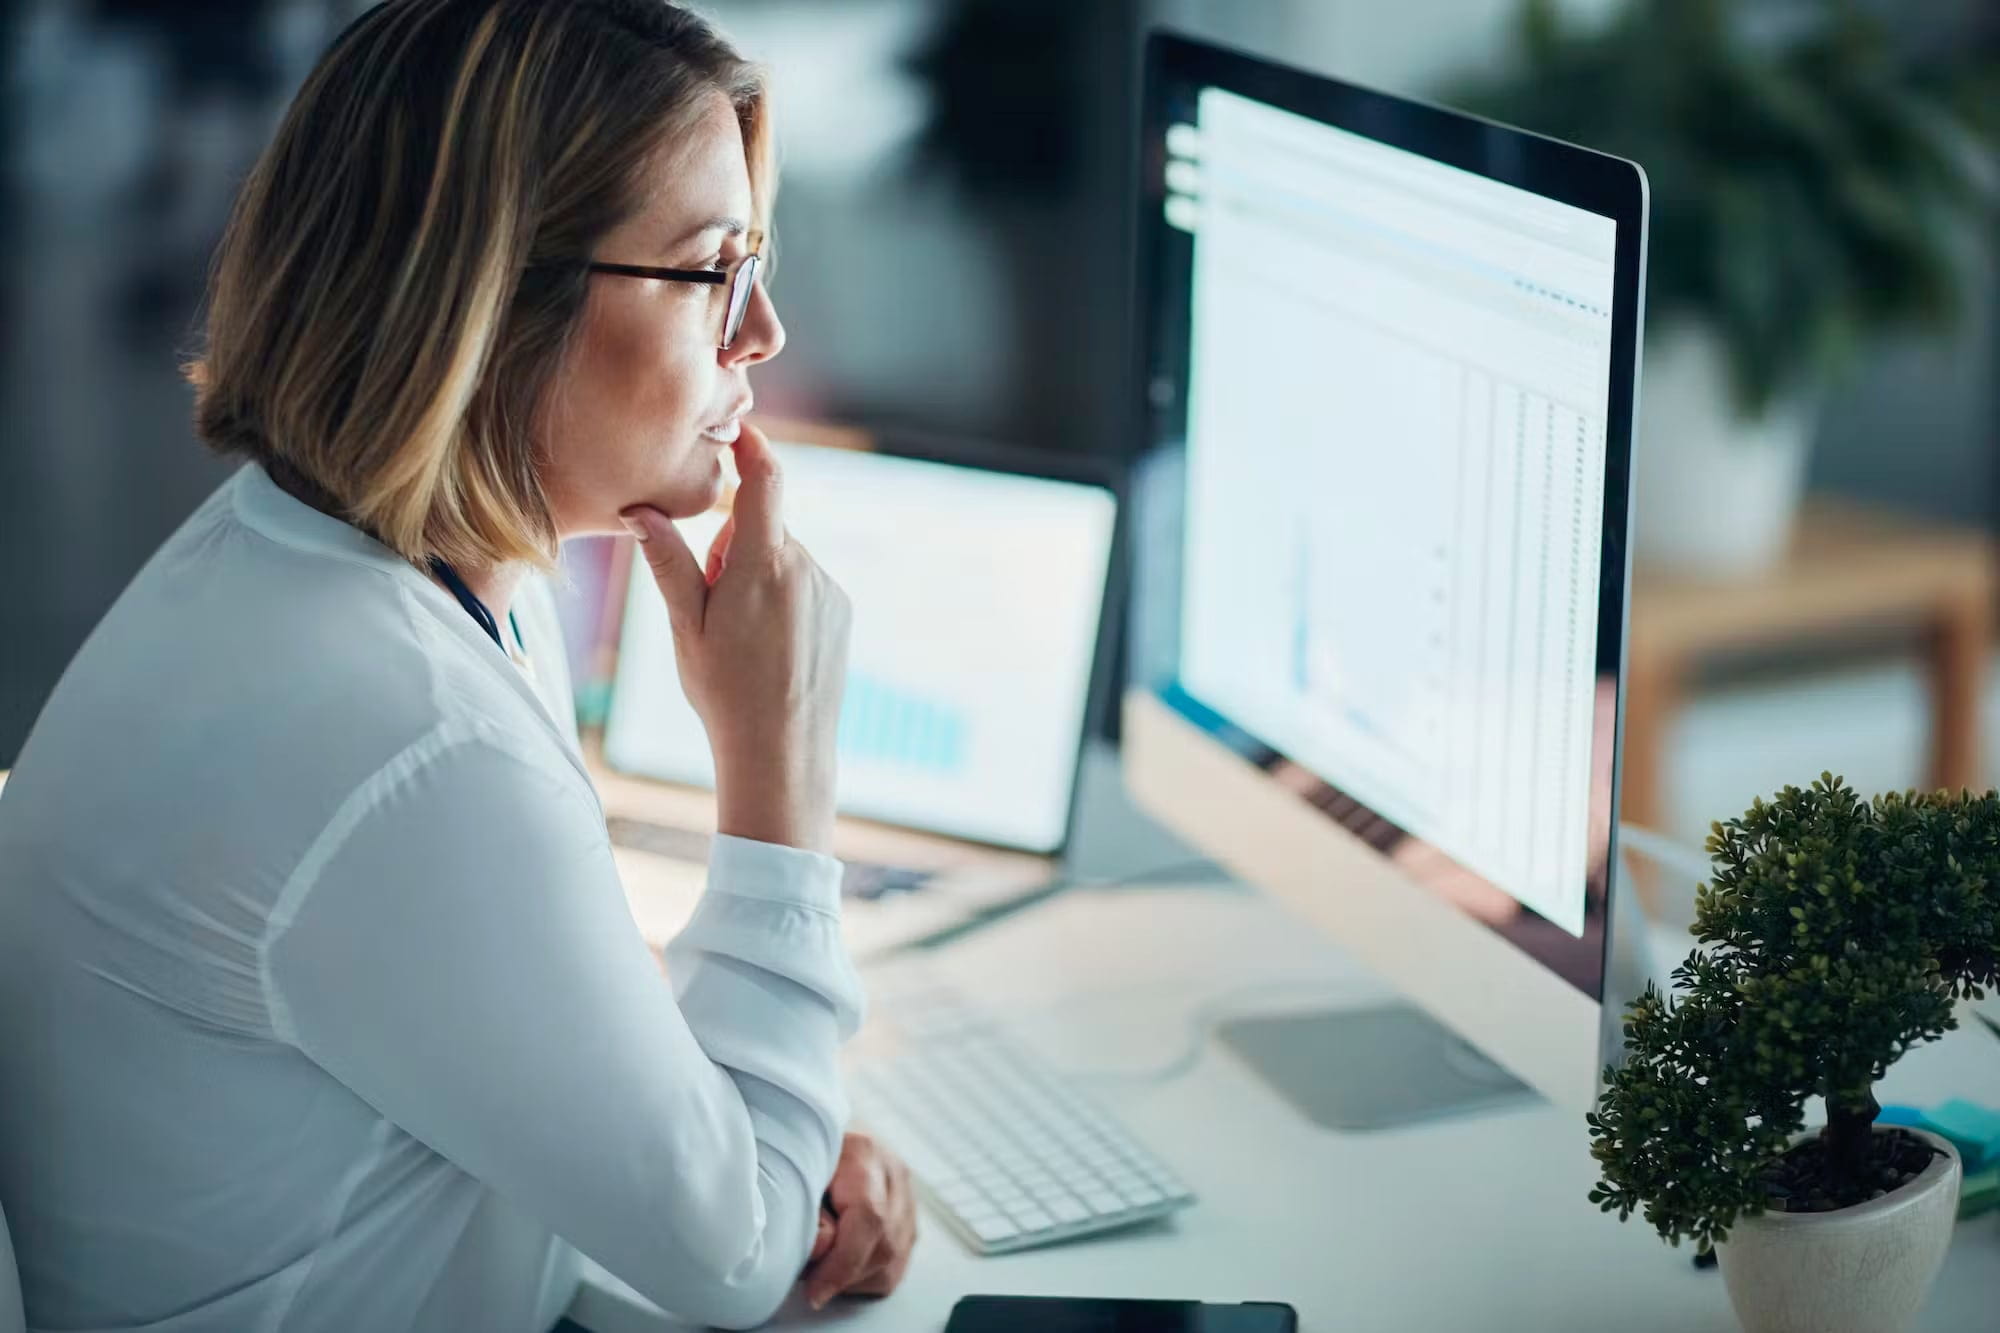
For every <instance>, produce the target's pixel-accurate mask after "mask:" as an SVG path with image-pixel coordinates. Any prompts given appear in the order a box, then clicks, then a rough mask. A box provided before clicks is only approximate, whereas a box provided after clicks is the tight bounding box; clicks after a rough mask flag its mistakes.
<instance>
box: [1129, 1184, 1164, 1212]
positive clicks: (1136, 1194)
mask: <svg viewBox="0 0 2000 1333" xmlns="http://www.w3.org/2000/svg"><path fill="white" fill-rule="evenodd" d="M1119 1193H1120V1194H1123V1195H1124V1196H1125V1202H1127V1203H1129V1204H1131V1205H1132V1206H1133V1207H1134V1208H1150V1207H1152V1206H1153V1205H1154V1204H1156V1203H1165V1202H1166V1201H1167V1196H1166V1195H1164V1194H1162V1193H1160V1192H1159V1191H1158V1190H1156V1189H1154V1188H1153V1187H1152V1186H1151V1185H1140V1186H1138V1187H1136V1188H1134V1189H1129V1190H1120V1191H1119Z"/></svg>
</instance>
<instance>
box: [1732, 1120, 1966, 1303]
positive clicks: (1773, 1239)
mask: <svg viewBox="0 0 2000 1333" xmlns="http://www.w3.org/2000/svg"><path fill="white" fill-rule="evenodd" d="M1875 1132H1876V1133H1877V1134H1884V1133H1887V1132H1889V1130H1888V1127H1886V1126H1877V1127H1876V1130H1875ZM1908 1132H1909V1133H1913V1134H1916V1135H1917V1136H1918V1137H1919V1138H1922V1139H1923V1140H1925V1141H1926V1142H1928V1143H1930V1144H1931V1145H1932V1146H1933V1147H1935V1148H1936V1149H1938V1151H1939V1153H1940V1154H1941V1155H1940V1156H1938V1157H1934V1158H1932V1159H1931V1164H1930V1166H1929V1167H1927V1168H1926V1169H1925V1170H1924V1171H1923V1172H1922V1173H1921V1174H1919V1175H1918V1176H1917V1178H1916V1179H1915V1180H1913V1181H1911V1182H1910V1183H1909V1184H1907V1185H1905V1186H1903V1187H1902V1188H1901V1189H1899V1190H1897V1191H1895V1192H1894V1193H1892V1194H1885V1195H1883V1196H1882V1197H1881V1198H1879V1199H1873V1200H1870V1201H1869V1202H1867V1203H1862V1204H1856V1205H1855V1206H1854V1207H1852V1208H1843V1209H1841V1210H1840V1211H1839V1212H1833V1213H1765V1214H1764V1215H1763V1216H1761V1217H1752V1218H1744V1219H1742V1220H1740V1221H1739V1222H1737V1224H1736V1225H1735V1226H1733V1227H1731V1228H1730V1229H1729V1239H1728V1240H1726V1241H1724V1242H1723V1243H1722V1244H1720V1245H1718V1246H1716V1257H1717V1258H1718V1259H1720V1260H1721V1263H1722V1276H1723V1279H1724V1280H1725V1281H1726V1282H1727V1283H1728V1286H1729V1303H1730V1304H1731V1305H1733V1306H1734V1307H1735V1308H1736V1318H1737V1321H1738V1322H1739V1323H1741V1324H1742V1325H1743V1329H1744V1333H1902V1331H1903V1330H1905V1329H1908V1328H1909V1327H1910V1326H1911V1325H1912V1324H1914V1323H1915V1322H1916V1318H1917V1315H1918V1313H1919V1312H1920V1311H1921V1310H1922V1309H1923V1307H1924V1300H1925V1299H1926V1298H1927V1297H1928V1296H1929V1295H1930V1290H1931V1283H1932V1282H1933V1281H1935V1280H1936V1278H1937V1274H1938V1268H1939V1267H1940V1266H1941V1265H1942V1264H1943V1263H1944V1253H1945V1250H1946V1248H1947V1247H1948V1246H1949V1245H1950V1244H1951V1229H1952V1224H1953V1223H1954V1222H1955V1221H1956V1220H1957V1217H1958V1187H1959V1178H1960V1175H1961V1174H1962V1173H1961V1171H1960V1167H1959V1160H1958V1153H1957V1152H1956V1151H1955V1150H1953V1148H1952V1146H1951V1144H1949V1143H1948V1142H1946V1141H1945V1140H1944V1139H1941V1138H1939V1137H1938V1136H1937V1135H1935V1134H1929V1133H1925V1132H1924V1131H1922V1130H1910V1131H1908Z"/></svg>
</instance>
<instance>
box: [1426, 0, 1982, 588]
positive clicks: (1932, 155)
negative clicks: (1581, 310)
mask: <svg viewBox="0 0 2000 1333" xmlns="http://www.w3.org/2000/svg"><path fill="white" fill-rule="evenodd" d="M1557 8H1558V6H1557V4H1556V3H1555V0H1527V4H1526V7H1525V11H1524V16H1523V19H1522V22H1521V26H1520V34H1521V40H1520V48H1521V60H1520V62H1519V64H1518V67H1517V68H1515V69H1513V70H1511V71H1509V72H1508V73H1506V74H1504V75H1501V76H1497V77H1496V76H1482V77H1478V78H1474V79H1471V80H1469V81H1466V82H1464V83H1461V84H1460V85H1459V86H1456V87H1454V88H1451V89H1449V90H1448V91H1447V92H1446V94H1445V95H1446V98H1447V100H1449V101H1452V102H1454V103H1456V104H1458V105H1461V106H1465V107H1467V108H1468V109H1470V110H1473V111H1476V112H1478V113H1480V114H1483V115H1487V116H1490V117H1492V118H1493V119H1496V120H1500V121H1504V122H1507V123H1510V124H1515V125H1519V126H1522V127H1524V128H1526V129H1531V130H1536V131H1539V132H1541V133H1545V134H1550V135H1554V136H1556V137H1558V138H1562V139H1569V140H1573V141H1575V142H1578V143H1582V144H1586V145H1589V146H1590V147H1593V148H1598V149H1602V150H1603V151H1605V152H1609V153H1615V154H1618V155H1619V156H1622V157H1629V158H1631V159H1633V160H1634V161H1636V162H1638V163H1640V164H1641V165H1642V166H1643V167H1645V169H1646V173H1647V176H1648V179H1649V182H1650V186H1651V193H1652V237H1651V246H1650V253H1649V256H1648V265H1647V267H1648V281H1647V298H1646V299H1647V304H1646V316H1647V328H1646V346H1645V360H1644V371H1643V374H1642V377H1641V392H1640V395H1639V411H1640V415H1639V419H1638V423H1637V434H1636V441H1637V444H1636V449H1635V455H1634V456H1635V459H1636V462H1637V477H1638V487H1637V492H1636V496H1635V509H1634V520H1633V521H1634V524H1635V529H1634V540H1635V542H1636V544H1637V545H1636V549H1637V551H1638V553H1639V554H1640V556H1641V557H1642V558H1644V559H1646V560H1648V561H1649V562H1651V563H1654V564H1656V565H1662V566H1671V567H1676V568H1680V569H1683V570H1688V571H1692V572H1698V573H1704V574H1710V575H1726V574H1742V573H1748V572H1753V571H1755V570H1756V569H1758V568H1760V567H1763V566H1765V565H1767V564H1768V563H1769V562H1771V561H1772V560H1774V559H1775V558H1777V557H1778V556H1779V555H1780V554H1781V553H1782V551H1783V549H1784V547H1785V545H1786V541H1787V539H1788V537H1789V535H1790V530H1791V524H1792V519H1793V517H1794V515H1795V513H1796V511H1797V507H1798V503H1799V500H1800V498H1801V494H1802V491H1803V489H1804V480H1805V465H1806V456H1807V448H1808V444H1809V441H1810V437H1811V435H1812V432H1813V429H1814V425H1815V422H1816V419H1817V413H1818V408H1819V405H1820V403H1821V401H1822V400H1823V398H1824V397H1825V394H1826V392H1827V390H1828V389H1829V388H1830V387H1831V386H1833V385H1834V384H1836V383H1837V382H1838V380H1839V378H1840V377H1841V375H1842V374H1843V372H1845V371H1846V370H1847V369H1848V368H1849V367H1850V366H1851V365H1852V364H1853V363H1854V361H1855V359H1856V357H1857V356H1858V355H1859V354H1861V353H1863V352H1865V351H1866V350H1867V349H1868V347H1869V346H1870V345H1871V343H1873V342H1874V341H1875V340H1877V339H1879V338H1881V337H1882V336H1883V335H1885V334H1887V333H1890V332H1892V331H1896V330H1901V329H1908V328H1930V329H1941V328H1945V327H1949V326H1950V325H1951V324H1952V323H1953V322H1954V321H1955V320H1956V319H1957V318H1958V317H1959V316H1960V315H1961V313H1962V310H1963V307H1964V305H1965V297H1966V293H1967V291H1968V290H1969V289H1971V288H1972V287H1973V279H1972V276H1971V275H1972V273H1974V272H1976V271H1977V265H1976V263H1975V262H1974V261H1975V260H1976V257H1977V255H1978V253H1979V252H1980V251H1981V250H1982V249H1986V248H1989V247H1991V246H1992V244H1993V232H1994V221H1995V217H1996V213H1995V190H1994V187H1993V175H1992V170H1991V168H1992V156H1991V151H1992V147H1993V143H1994V139H1995V136H1994V133H1993V131H1994V130H1995V129H1996V128H2000V127H1996V125H1995V120H1996V118H2000V117H1997V116H1996V108H2000V55H1996V53H1995V52H1994V51H1993V50H1992V46H1991V38H1992V34H1990V33H1988V34H1987V35H1986V37H1985V38H1984V39H1981V40H1975V39H1974V38H1973V36H1972V34H1970V33H1969V32H1962V31H1961V32H1953V31H1951V30H1950V29H1948V28H1945V29H1942V30H1941V29H1940V25H1939V24H1938V23H1935V22H1932V23H1929V24H1926V23H1925V22H1923V21H1921V20H1922V17H1923V16H1918V15H1913V14H1911V13H1909V12H1908V10H1907V9H1906V8H1904V7H1895V8H1894V9H1893V10H1892V9H1891V7H1890V6H1887V5H1876V6H1874V7H1873V8H1872V10H1871V9H1868V8H1864V7H1863V6H1862V5H1861V4H1859V3H1856V0H1809V2H1808V3H1806V4H1793V5H1776V6H1774V5H1755V6H1753V5H1750V4H1744V3H1736V2H1735V0H1632V2H1631V3H1630V4H1628V5H1626V6H1625V7H1623V8H1622V9H1621V10H1620V11H1619V12H1618V14H1617V15H1616V17H1614V18H1613V19H1612V20H1611V21H1610V22H1609V23H1607V24H1602V25H1597V26H1584V25H1579V24H1574V23H1570V22H1565V21H1563V20H1562V19H1560V18H1559V17H1558V14H1557ZM1940 12H1941V11H1939V10H1938V8H1937V7H1932V10H1931V13H1930V15H1929V16H1928V17H1930V18H1932V19H1935V18H1938V17H1939V15H1940ZM1964 12H1965V13H1967V14H1969V13H1970V12H1971V10H1970V9H1967V10H1966V11H1964ZM1892 17H1893V19H1894V22H1895V25H1896V26H1893V27H1892V26H1891V22H1890V20H1891V18H1892ZM1926 38H1928V39H1929V42H1928V48H1929V49H1926V47H1925V42H1924V39H1926Z"/></svg>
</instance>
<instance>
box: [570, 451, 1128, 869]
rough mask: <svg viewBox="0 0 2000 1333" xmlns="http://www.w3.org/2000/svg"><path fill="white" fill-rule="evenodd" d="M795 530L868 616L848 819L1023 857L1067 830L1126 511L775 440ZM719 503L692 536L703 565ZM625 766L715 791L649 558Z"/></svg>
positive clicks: (850, 736) (844, 796)
mask: <svg viewBox="0 0 2000 1333" xmlns="http://www.w3.org/2000/svg"><path fill="white" fill-rule="evenodd" d="M774 448H775V449H776V452H777V454H778V457H779V460H780V462H781V463H782V465H783V467H784V470H785V498H784V504H785V524H786V527H787V528H789V529H790V531H791V533H792V535H793V536H795V537H796V538H797V539H798V540H799V542H800V543H802V544H803V545H804V546H805V548H806V549H807V550H808V551H810V552H811V553H812V555H813V558H814V559H815V560H817V561H818V562H819V564H820V566H821V568H823V569H825V570H826V572H827V573H828V575H830V576H831V577H832V578H833V580H834V581H835V582H836V583H838V584H839V585H840V586H841V587H842V588H843V589H844V590H845V591H846V593H847V596H848V599H849V600H850V601H851V602H852V604H853V609H854V620H853V631H852V637H851V641H850V650H849V656H848V672H847V693H846V697H845V699H844V700H843V702H842V706H841V715H840V733H839V780H838V788H837V792H838V808H839V810H840V812H841V813H842V814H850V815H858V816H861V817H864V818H868V819H875V820H880V821H883V822H885V823H891V824H897V825H901V826H903V827H906V828H914V829H919V830H922V831H924V832H929V833H939V834H945V835H949V836H952V837H959V838H967V839H972V840H975V841H979V842H986V843H993V844H996V845H999V846H1003V847H1010V848H1016V849H1019V850H1023V851H1029V852H1036V853H1042V854H1049V853H1054V852H1056V851H1058V850H1059V849H1060V848H1061V847H1062V844H1063V841H1064V838H1065V836H1066V834H1067V832H1068V825H1069V811H1070V800H1071V795H1072V789H1073V787H1074V784H1075V781H1076V770H1077V758H1078V752H1079V749H1080V747H1081V745H1082V740H1083V728H1084V721H1085V709H1086V703H1087V696H1088V694H1089V689H1090V680H1091V668H1092V664H1093V660H1094V656H1095V652H1096V647H1097V641H1098V630H1099V627H1100V620H1101V617H1102V615H1103V608H1104V588H1105V579H1106V577H1107V575H1108V572H1109V564H1110V557H1111V544H1112V531H1113V526H1114V520H1115V516H1116V502H1115V501H1114V499H1113V497H1112V494H1111V492H1110V491H1109V490H1107V489H1104V488H1102V487H1099V486H1094V485H1089V484H1085V483H1081V482H1074V481H1066V480H1055V479H1051V478H1046V477H1031V476H1022V475H1019V474H1016V473H1011V472H996V471H991V470H988V469H984V468H978V467H969V466H965V465H962V464H956V463H936V462H928V461H919V460H916V459H909V458H897V457H892V456H889V455H886V454H876V453H863V452H858V451H854V450H847V449H834V448H822V447H817V446H809V445H788V444H782V443H780V444H776V445H774ZM725 516H726V515H725V509H724V508H722V507H718V508H717V509H715V510H711V511H710V512H709V513H707V514H703V515H701V516H700V517H698V518H691V519H687V520H684V521H682V522H681V523H680V525H679V526H680V529H681V532H682V534H683V535H684V536H685V537H686V538H687V541H688V546H689V549H691V550H692V551H693V552H694V553H695V557H696V558H697V559H700V558H702V557H703V556H705V554H706V553H707V550H708V546H709V543H710V541H711V540H712V539H713V538H714V536H715V533H716V532H717V530H719V529H720V528H721V526H722V522H723V519H724V518H725ZM604 751H605V758H606V759H607V760H608V761H609V763H610V764H611V766H612V767H614V768H616V769H619V770H621V771H623V772H627V773H632V774H636V775H639V776H642V777H653V778H660V779H664V780H666V781H670V782H680V783H686V784H689V785H693V786H700V787H712V786H713V785H714V782H715V767H714V761H713V759H712V758H711V756H710V753H709V748H708V741H707V737H706V735H705V733H704V732H703V730H702V727H701V723H700V721H699V719H697V718H696V716H695V713H694V710H693V709H692V708H691V707H690V706H689V705H688V702H687V700H686V698H685V697H684V696H683V695H682V693H681V687H680V679H679V676H678V675H677V673H676V671H675V667H674V650H673V631H672V629H671V627H670V625H669V623H668V619H667V613H666V608H665V605H664V604H663V603H662V602H661V601H660V594H659V590H658V589H657V588H656V587H655V586H654V584H653V578H652V573H651V571H650V570H648V569H647V567H646V565H645V563H644V562H643V561H639V560H634V561H633V562H632V573H631V578H630V581H629V584H628V586H627V589H626V595H625V616H624V626H623V629H622V632H621V634H620V639H619V649H618V665H617V673H616V675H615V677H614V679H613V685H612V694H611V711H610V716H609V718H608V720H607V723H606V727H605V735H604Z"/></svg>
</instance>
